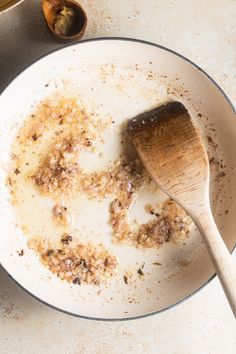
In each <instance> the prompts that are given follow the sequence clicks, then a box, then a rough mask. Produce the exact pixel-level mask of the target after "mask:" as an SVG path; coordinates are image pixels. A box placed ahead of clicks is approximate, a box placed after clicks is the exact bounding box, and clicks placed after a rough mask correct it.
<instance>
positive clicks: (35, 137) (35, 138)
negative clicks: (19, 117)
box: [32, 133, 38, 141]
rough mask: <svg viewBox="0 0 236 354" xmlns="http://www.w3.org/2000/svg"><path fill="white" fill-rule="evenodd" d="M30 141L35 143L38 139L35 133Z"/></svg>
mask: <svg viewBox="0 0 236 354" xmlns="http://www.w3.org/2000/svg"><path fill="white" fill-rule="evenodd" d="M32 139H33V140H34V141H36V140H37V139H38V135H37V134H36V133H35V134H33V135H32Z"/></svg>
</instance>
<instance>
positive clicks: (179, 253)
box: [0, 40, 236, 318]
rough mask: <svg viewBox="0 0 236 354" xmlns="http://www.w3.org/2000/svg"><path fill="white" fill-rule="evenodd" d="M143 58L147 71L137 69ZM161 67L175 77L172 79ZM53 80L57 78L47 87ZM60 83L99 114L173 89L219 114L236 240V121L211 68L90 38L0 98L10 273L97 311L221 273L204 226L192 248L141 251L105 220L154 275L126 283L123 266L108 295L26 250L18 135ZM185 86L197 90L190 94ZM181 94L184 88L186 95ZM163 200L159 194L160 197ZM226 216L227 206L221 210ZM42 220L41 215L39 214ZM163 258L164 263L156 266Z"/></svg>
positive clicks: (148, 303)
mask: <svg viewBox="0 0 236 354" xmlns="http://www.w3.org/2000/svg"><path fill="white" fill-rule="evenodd" d="M136 64H137V65H138V70H135V65H136ZM112 65H113V66H112ZM104 68H105V69H104ZM150 70H152V72H153V73H154V76H155V79H154V80H148V73H149V72H150ZM160 75H166V76H167V79H163V77H162V78H161V77H160ZM176 78H177V80H176ZM176 81H178V83H177V84H176ZM47 83H49V86H48V87H45V85H46V84H47ZM173 87H175V88H176V87H177V89H176V91H175V94H171V95H167V91H168V92H170V91H171V92H172V91H173V89H172V88H173ZM56 88H57V90H59V91H63V90H64V91H71V92H73V94H74V93H79V94H80V98H81V101H82V102H83V103H84V104H85V106H87V107H88V109H89V110H91V111H92V110H96V111H98V112H99V114H100V116H106V115H112V116H113V117H114V118H115V120H121V121H122V120H123V119H126V118H129V117H133V116H135V115H136V114H137V113H139V112H142V111H144V110H147V109H150V108H152V107H153V106H155V105H156V104H158V103H160V102H161V101H162V100H165V99H166V98H167V97H171V98H174V97H176V98H178V99H181V100H182V101H183V102H184V104H185V105H186V107H187V108H188V109H189V110H190V111H191V113H192V115H193V116H194V117H195V116H196V115H197V113H198V112H201V113H202V114H203V117H205V118H204V119H206V118H207V119H208V121H210V122H212V124H213V126H214V128H215V129H216V130H217V142H218V144H219V146H220V150H221V153H222V156H223V158H224V162H225V163H226V165H227V168H226V174H227V181H228V182H227V183H225V184H224V185H223V186H221V187H222V188H221V189H222V192H219V190H218V189H217V188H219V186H217V185H215V184H212V188H211V189H212V195H213V200H214V201H215V205H216V206H215V216H216V220H217V222H218V225H219V227H220V228H221V230H222V236H223V237H224V240H225V241H226V243H227V244H228V246H229V247H230V249H232V247H233V246H234V244H235V241H236V236H235V235H236V233H235V230H236V220H235V218H234V217H233V215H234V214H235V210H236V204H235V203H236V201H235V200H234V201H232V200H231V199H230V197H231V196H234V195H235V194H236V185H234V183H233V178H232V176H233V174H234V173H235V166H236V156H235V155H234V153H233V151H234V149H235V141H236V124H235V114H234V112H233V110H232V108H231V107H230V105H229V103H228V102H227V100H226V98H225V97H224V96H223V95H222V93H221V92H220V91H219V89H218V88H217V87H216V86H214V84H213V83H212V82H211V81H210V80H209V79H208V78H207V77H206V76H205V75H204V74H202V73H201V72H200V71H199V70H198V69H196V68H195V67H193V66H192V65H191V64H189V63H188V62H186V61H184V60H183V59H181V58H180V57H178V56H176V55H174V54H172V53H170V52H167V51H165V50H163V49H160V48H157V47H154V46H150V45H147V44H143V43H138V42H129V41H121V40H104V41H102V40H100V41H95V42H87V43H81V44H78V45H74V46H70V47H68V48H64V49H63V50H60V51H58V52H55V53H53V54H51V55H49V56H47V57H45V58H43V59H41V60H40V61H38V62H36V63H35V64H33V65H32V66H31V67H29V68H28V69H27V70H26V71H24V72H23V73H22V74H21V75H20V76H18V77H17V78H16V79H15V80H14V81H13V82H12V83H11V84H10V85H9V86H8V87H7V88H6V90H5V91H4V92H3V94H2V96H1V99H0V105H1V112H4V114H1V128H0V136H1V139H0V149H1V151H2V154H1V156H0V167H1V175H0V178H1V180H0V194H1V205H0V218H1V223H0V241H1V250H0V261H1V263H2V265H3V267H4V268H5V269H6V270H7V271H8V272H9V273H10V274H11V276H12V277H13V278H14V279H16V280H17V282H18V283H20V284H21V285H22V286H23V287H24V288H25V289H27V290H28V291H29V292H31V293H32V294H34V295H35V296H36V297H38V298H40V299H42V300H43V301H45V302H46V303H49V304H51V305H53V306H56V307H57V308H60V309H63V310H66V311H68V312H71V313H74V314H77V315H82V316H89V317H99V318H124V317H133V316H140V315H144V314H146V313H151V312H155V311H158V310H161V309H163V308H166V307H168V306H170V305H173V304H175V303H176V302H178V301H180V300H182V299H183V298H185V297H186V296H187V295H189V294H190V293H192V292H194V291H195V290H196V289H198V288H199V287H200V286H201V285H203V284H204V283H205V282H206V281H207V280H208V279H209V277H210V276H211V275H212V274H213V270H212V266H211V264H210V261H209V258H208V256H207V253H206V250H205V247H204V245H203V244H202V242H201V238H200V237H199V235H198V233H197V232H195V231H194V232H193V233H192V234H191V236H190V238H189V239H188V240H187V242H186V245H185V246H182V245H180V246H176V245H172V244H168V245H166V246H164V247H163V248H162V249H160V250H158V251H154V250H144V251H140V250H136V249H134V248H131V247H128V246H114V245H113V244H112V243H111V242H110V238H109V237H108V235H107V234H108V229H107V228H106V227H105V226H103V228H102V229H101V230H99V231H100V233H103V234H104V235H105V236H104V243H105V244H106V245H107V246H108V247H109V248H110V249H112V250H113V251H114V252H115V253H116V254H117V255H118V257H119V260H120V263H121V264H122V266H123V268H124V269H128V268H129V267H134V266H136V268H137V269H138V268H139V267H140V266H141V265H142V264H143V262H145V271H146V273H150V274H149V275H148V274H147V276H145V280H144V281H138V282H136V283H135V284H134V285H130V286H127V285H126V284H124V282H123V274H124V271H123V269H122V267H121V271H120V274H119V275H118V276H117V277H116V278H114V279H113V280H112V282H111V284H110V285H108V286H107V287H103V288H102V291H101V293H100V295H99V296H98V295H97V291H98V289H97V288H92V287H86V286H85V287H75V286H71V285H70V284H68V283H65V282H63V281H61V280H60V279H58V278H56V277H54V276H52V275H51V274H50V273H49V272H48V271H47V270H46V269H45V268H44V267H43V266H42V265H41V264H40V262H39V261H38V259H37V257H36V256H35V255H34V254H33V253H32V252H31V251H30V250H28V249H27V246H26V238H25V237H24V236H23V235H22V233H21V231H20V230H19V229H18V228H17V227H16V226H15V215H14V213H13V209H12V206H11V205H10V204H9V195H8V189H7V187H6V186H5V183H4V182H5V178H6V174H7V172H6V168H7V163H8V161H9V151H10V143H11V142H12V141H13V139H14V136H15V134H16V132H17V129H18V128H19V126H20V124H21V123H22V120H23V119H24V118H25V116H26V115H27V114H28V113H29V111H31V110H32V106H34V105H35V104H36V103H37V102H38V101H39V100H40V99H41V98H43V97H45V96H47V95H48V94H50V93H51V92H54V91H55V90H56ZM91 88H93V91H91ZM185 90H187V91H188V92H185V93H184V91H185ZM19 92H20V93H21V94H20V95H19ZM91 92H93V93H91ZM181 94H183V95H184V96H183V97H181V96H180V95H181ZM13 98H14V105H13V104H12V100H13ZM101 103H102V106H101ZM196 123H197V124H199V126H201V127H202V128H203V133H204V124H201V122H199V120H198V121H197V122H196ZM115 136H116V135H115V132H111V134H110V135H109V137H108V138H107V141H106V145H105V153H107V154H109V156H111V158H114V157H115V156H116V155H117V154H118V149H119V145H118V144H115V142H113V141H112V140H111V137H114V138H115ZM157 198H160V196H158V195H157ZM219 199H222V200H223V204H220V203H219ZM32 207H33V206H32ZM226 208H227V209H228V208H229V210H230V211H229V214H228V215H227V216H226V215H224V210H225V209H226ZM85 209H86V205H84V210H85ZM94 210H95V209H94ZM219 214H222V217H221V218H220V217H219ZM96 217H97V215H96ZM101 217H103V215H102V214H101ZM140 217H142V215H140ZM35 220H36V222H37V218H36V219H35ZM83 222H84V224H85V226H86V224H89V225H91V214H89V213H85V214H84V219H83ZM223 226H224V227H223ZM21 249H24V250H25V255H24V256H23V257H19V256H18V254H17V251H19V250H21ZM186 260H187V262H190V263H189V265H188V266H180V265H179V264H181V261H182V262H183V261H186ZM155 261H158V262H160V263H161V264H162V266H160V267H157V266H153V265H152V263H153V262H155ZM130 300H132V303H130Z"/></svg>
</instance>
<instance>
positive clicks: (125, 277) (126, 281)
mask: <svg viewBox="0 0 236 354" xmlns="http://www.w3.org/2000/svg"><path fill="white" fill-rule="evenodd" d="M124 282H125V284H128V277H127V276H126V275H124Z"/></svg>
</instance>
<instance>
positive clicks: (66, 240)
mask: <svg viewBox="0 0 236 354" xmlns="http://www.w3.org/2000/svg"><path fill="white" fill-rule="evenodd" d="M72 240H73V239H72V236H70V235H69V234H64V235H63V236H62V238H61V243H63V244H64V245H69V242H72Z"/></svg>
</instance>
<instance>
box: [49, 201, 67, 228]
mask: <svg viewBox="0 0 236 354" xmlns="http://www.w3.org/2000/svg"><path fill="white" fill-rule="evenodd" d="M52 217H53V219H54V221H55V222H56V223H58V224H59V225H68V224H69V222H70V215H69V213H68V210H67V208H66V207H64V206H62V205H60V204H56V205H54V207H53V209H52Z"/></svg>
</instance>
